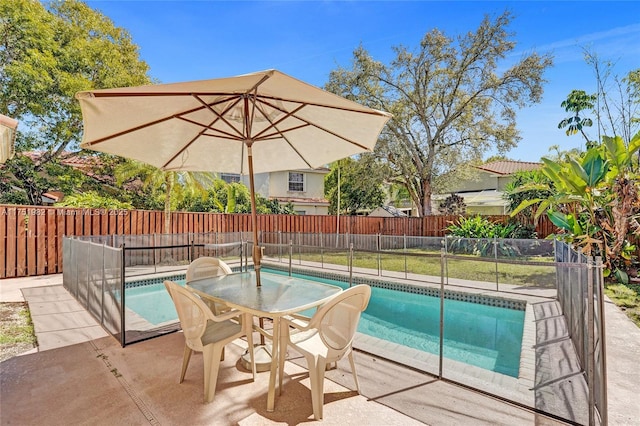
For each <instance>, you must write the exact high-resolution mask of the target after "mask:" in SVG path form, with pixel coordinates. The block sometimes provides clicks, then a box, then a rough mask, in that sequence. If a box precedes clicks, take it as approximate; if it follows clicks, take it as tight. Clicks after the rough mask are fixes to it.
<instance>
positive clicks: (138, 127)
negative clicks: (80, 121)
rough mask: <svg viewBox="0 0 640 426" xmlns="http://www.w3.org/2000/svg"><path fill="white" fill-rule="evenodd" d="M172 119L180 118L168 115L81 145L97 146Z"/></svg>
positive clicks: (187, 112)
mask: <svg viewBox="0 0 640 426" xmlns="http://www.w3.org/2000/svg"><path fill="white" fill-rule="evenodd" d="M202 109H203V107H197V108H193V109H191V110H189V111H184V112H181V113H180V114H190V113H192V112H196V111H200V110H202ZM172 118H182V117H180V115H177V114H172V115H170V116H168V117H162V118H159V119H157V120H154V121H150V122H148V123H144V124H141V125H139V126H136V127H132V128H130V129H127V130H123V131H121V132H117V133H113V134H111V135H108V136H104V137H101V138H98V139H96V140H94V141H87V142H84V143H83V145H89V146H93V145H97V144H99V143H101V142H104V141H107V140H109V139H113V138H117V137H119V136H122V135H127V134H129V133H133V132H137V131H138V130H142V129H146V128H147V127H151V126H155V125H156V124H159V123H163V122H165V121H168V120H171V119H172Z"/></svg>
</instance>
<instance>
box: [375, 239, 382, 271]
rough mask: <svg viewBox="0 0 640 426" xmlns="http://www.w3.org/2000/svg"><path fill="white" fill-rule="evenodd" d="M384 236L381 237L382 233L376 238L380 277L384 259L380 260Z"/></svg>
mask: <svg viewBox="0 0 640 426" xmlns="http://www.w3.org/2000/svg"><path fill="white" fill-rule="evenodd" d="M381 239H382V236H381V235H380V233H378V234H377V238H376V246H377V247H376V251H377V252H378V276H380V275H381V273H382V272H381V271H382V259H381V258H380V250H381V248H382V242H381Z"/></svg>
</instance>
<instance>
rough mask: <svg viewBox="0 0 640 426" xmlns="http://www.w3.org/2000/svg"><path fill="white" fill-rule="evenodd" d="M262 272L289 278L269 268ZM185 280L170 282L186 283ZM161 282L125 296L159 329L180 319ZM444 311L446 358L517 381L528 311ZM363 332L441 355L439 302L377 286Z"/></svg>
mask: <svg viewBox="0 0 640 426" xmlns="http://www.w3.org/2000/svg"><path fill="white" fill-rule="evenodd" d="M263 272H264V273H276V274H285V275H287V273H286V272H283V271H277V270H271V269H266V268H265V269H263ZM293 275H294V276H298V277H300V278H306V279H312V280H314V281H320V282H324V283H328V284H333V285H337V286H340V287H342V288H346V287H348V284H347V283H344V282H341V281H337V280H331V279H327V278H320V277H310V276H307V275H301V274H293ZM183 277H184V276H182V277H178V276H176V277H170V278H169V279H172V280H174V281H176V282H178V283H180V284H184V278H183ZM160 280H161V279H156V281H155V282H156V283H153V282H150V283H147V284H146V285H137V286H135V287H131V288H128V289H127V292H126V297H125V300H126V305H127V307H128V308H129V309H131V310H133V311H134V312H136V313H137V314H138V315H140V316H142V317H143V318H145V319H146V320H147V321H149V322H150V323H152V324H154V325H161V324H164V323H167V322H171V321H175V320H176V319H177V317H178V315H177V313H176V311H175V307H174V306H173V302H172V301H171V299H170V297H169V295H168V293H167V291H166V289H165V287H164V284H163V283H162V281H160ZM444 312H445V315H444V321H445V326H444V345H443V352H444V356H445V357H446V358H449V359H453V360H456V361H460V362H463V363H466V364H469V365H473V366H476V367H480V368H484V369H487V370H491V371H495V372H497V373H501V374H505V375H508V376H512V377H517V376H518V371H519V365H520V352H521V346H522V332H523V326H524V315H525V312H524V310H519V309H508V308H504V307H497V306H490V305H486V304H480V303H470V302H465V301H460V300H451V299H445V301H444ZM358 331H359V332H360V333H364V334H368V335H370V336H374V337H376V338H379V339H383V340H387V341H390V342H394V343H397V344H400V345H404V346H407V347H410V348H413V349H417V350H420V351H424V352H428V353H432V354H436V355H437V354H438V353H439V349H440V343H439V333H440V299H439V297H434V296H429V295H424V294H415V293H407V292H402V291H395V290H390V289H387V288H379V287H376V286H372V296H371V300H370V302H369V306H368V307H367V310H366V311H365V312H364V314H363V316H362V319H361V321H360V323H359V325H358Z"/></svg>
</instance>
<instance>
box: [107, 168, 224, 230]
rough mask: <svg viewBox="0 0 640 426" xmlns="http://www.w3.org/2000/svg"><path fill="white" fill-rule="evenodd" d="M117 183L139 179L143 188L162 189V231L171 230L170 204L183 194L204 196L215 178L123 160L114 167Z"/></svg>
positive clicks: (208, 175)
mask: <svg viewBox="0 0 640 426" xmlns="http://www.w3.org/2000/svg"><path fill="white" fill-rule="evenodd" d="M115 177H116V182H117V183H118V185H122V184H123V183H125V182H129V181H133V180H135V179H140V180H141V181H142V185H143V187H145V188H151V189H153V190H160V191H164V195H165V196H164V233H165V234H168V233H169V232H170V231H171V204H172V202H173V201H174V200H176V201H179V200H181V199H183V198H184V196H185V195H187V194H190V195H196V194H197V195H201V196H206V194H207V188H208V187H210V186H212V185H213V182H214V181H215V179H216V175H215V174H214V173H205V172H184V171H182V172H177V171H164V170H160V169H158V168H157V167H154V166H151V165H149V164H144V163H140V162H137V161H133V160H125V161H124V162H123V163H121V164H120V165H119V166H118V167H116V169H115Z"/></svg>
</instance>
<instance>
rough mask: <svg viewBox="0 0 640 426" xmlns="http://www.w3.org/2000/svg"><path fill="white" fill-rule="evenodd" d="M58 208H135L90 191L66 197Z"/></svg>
mask: <svg viewBox="0 0 640 426" xmlns="http://www.w3.org/2000/svg"><path fill="white" fill-rule="evenodd" d="M55 206H56V207H84V208H89V209H126V210H130V209H132V208H133V206H132V205H131V203H126V202H122V201H120V200H118V199H115V198H112V197H106V196H102V195H99V194H97V193H96V192H94V191H89V192H85V193H80V194H72V195H67V196H65V197H64V198H63V199H62V201H60V202H57V203H56V204H55Z"/></svg>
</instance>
